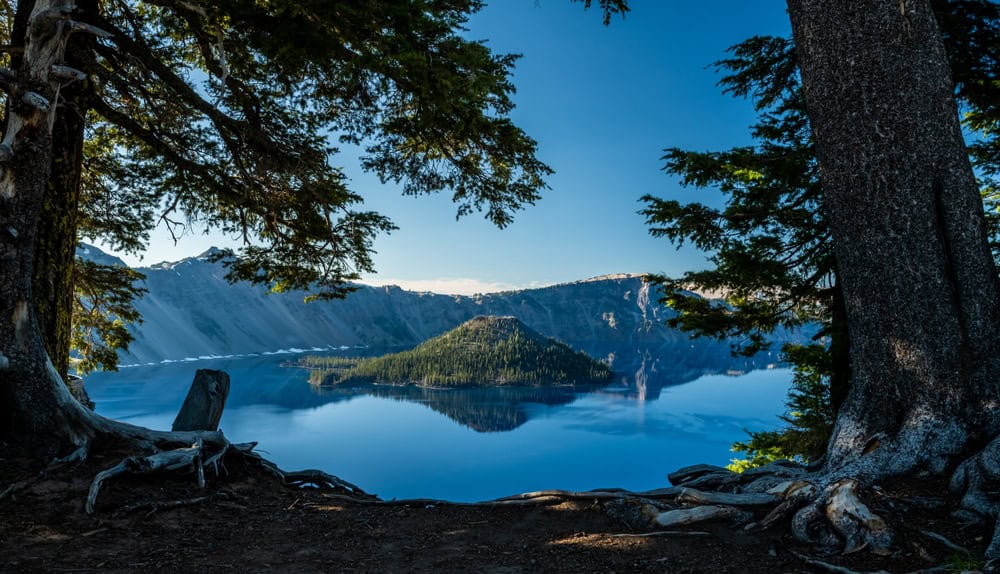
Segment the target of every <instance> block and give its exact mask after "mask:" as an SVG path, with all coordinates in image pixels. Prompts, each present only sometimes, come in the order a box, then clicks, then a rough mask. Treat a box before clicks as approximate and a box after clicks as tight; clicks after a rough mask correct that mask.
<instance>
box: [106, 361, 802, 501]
mask: <svg viewBox="0 0 1000 574" xmlns="http://www.w3.org/2000/svg"><path fill="white" fill-rule="evenodd" d="M291 358H294V356H292V355H271V356H257V357H246V358H238V359H214V360H201V361H191V362H179V363H170V364H164V365H156V366H141V367H129V368H125V369H123V370H122V371H120V372H118V373H96V374H93V375H90V376H89V377H88V378H87V389H88V391H89V393H90V396H91V398H92V399H93V400H94V401H95V402H96V403H97V411H98V412H99V413H101V414H103V415H105V416H109V417H112V418H116V419H120V420H125V421H128V422H131V423H134V424H139V425H143V426H147V427H151V428H157V429H169V428H170V425H171V423H172V422H173V419H174V416H175V415H176V414H177V411H178V409H179V408H180V405H181V403H182V402H183V400H184V397H185V395H186V394H187V390H188V387H189V386H190V384H191V380H192V379H193V377H194V371H195V370H196V369H203V368H210V369H221V370H224V371H227V372H228V373H229V374H230V376H231V378H232V388H231V389H230V395H229V401H228V403H227V405H226V409H225V412H224V414H223V417H222V422H221V425H220V426H221V428H222V430H223V431H224V432H225V433H226V435H227V436H228V438H229V439H230V440H231V441H233V442H248V441H257V442H258V443H259V444H258V447H257V449H258V450H259V451H261V452H263V453H265V454H266V456H267V457H268V458H270V459H271V460H273V461H275V462H276V463H277V464H278V465H279V466H281V467H282V468H285V469H288V470H296V469H304V468H319V469H322V470H325V471H327V472H329V473H331V474H335V475H337V476H340V477H341V478H343V479H345V480H347V481H350V482H353V483H355V484H357V485H358V486H360V487H362V488H364V489H365V490H367V491H368V492H372V493H375V494H378V495H379V496H381V497H382V498H385V499H390V498H423V497H427V498H440V499H448V500H455V501H474V500H487V499H492V498H497V497H501V496H507V495H511V494H516V493H520V492H527V491H533V490H541V489H548V488H561V489H567V490H590V489H594V488H605V487H619V488H627V489H631V490H646V489H651V488H659V487H662V486H667V485H668V483H667V480H666V475H667V473H669V472H671V471H673V470H676V469H677V468H679V467H682V466H685V465H689V464H696V463H701V462H706V463H712V464H720V465H723V464H726V463H728V462H729V459H730V458H732V457H733V454H732V453H730V452H729V445H730V444H731V443H732V442H733V441H734V440H742V439H743V438H745V437H746V434H745V432H744V430H764V429H771V428H775V427H777V426H779V425H780V421H779V420H778V418H777V416H778V415H779V414H781V413H782V412H783V408H784V406H783V405H784V400H785V393H786V392H787V389H788V384H789V381H790V380H791V375H790V373H789V371H788V370H786V369H781V368H771V369H761V370H750V371H749V372H747V373H745V374H736V373H734V372H733V371H732V369H728V370H729V371H730V372H729V374H700V373H699V369H698V368H693V367H691V366H690V365H688V366H685V367H683V368H681V367H680V366H678V367H677V368H675V369H672V368H670V365H673V364H675V363H674V362H672V361H671V360H670V359H669V357H660V358H659V359H657V360H656V361H653V360H651V359H649V357H645V358H644V359H641V360H638V361H637V362H638V364H639V365H640V366H639V367H638V368H637V369H636V370H632V369H631V368H630V369H629V373H628V374H627V375H623V376H621V377H620V380H619V381H618V382H616V383H615V384H613V385H611V386H610V387H608V388H606V389H601V390H597V391H593V392H586V393H574V392H572V391H566V390H554V391H547V390H538V389H525V390H512V389H484V390H461V391H458V390H453V391H431V390H426V389H413V388H400V387H375V388H371V389H354V390H350V391H347V390H344V391H333V392H326V393H317V392H315V391H314V390H313V389H312V388H311V387H310V385H309V384H308V383H307V382H306V379H307V373H306V372H305V371H303V370H300V369H294V368H284V367H281V366H280V363H281V362H282V361H285V360H289V359H291ZM679 363H680V362H677V364H679ZM718 369H719V367H715V368H714V369H710V368H708V367H705V366H703V367H701V370H703V371H709V372H710V371H712V370H715V371H716V372H722V373H726V372H727V369H723V370H721V371H719V370H718ZM685 380H687V381H688V382H684V381H685Z"/></svg>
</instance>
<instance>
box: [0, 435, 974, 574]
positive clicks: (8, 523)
mask: <svg viewBox="0 0 1000 574" xmlns="http://www.w3.org/2000/svg"><path fill="white" fill-rule="evenodd" d="M124 454H125V453H120V452H119V453H114V454H111V453H108V454H104V455H101V454H95V455H93V456H91V458H90V459H89V460H87V461H86V462H83V463H75V464H69V465H63V466H61V467H58V468H50V469H42V468H40V467H38V466H37V465H36V463H34V462H33V459H31V458H27V457H23V456H19V455H18V453H16V452H15V451H14V450H13V449H12V448H10V447H7V446H5V445H2V444H0V572H91V571H93V572H135V571H146V572H230V571H231V572H378V573H397V572H446V573H448V572H480V573H488V574H518V573H529V572H531V573H533V572H574V573H581V572H608V573H610V572H618V573H626V572H627V573H641V572H669V573H701V572H705V573H708V572H711V573H726V572H732V573H736V572H740V573H759V572H822V571H828V570H825V569H823V568H820V567H816V566H813V565H810V564H808V563H807V562H806V561H805V560H804V559H803V558H802V557H800V556H796V555H795V553H799V554H807V555H810V556H813V557H815V558H817V559H819V560H822V561H824V562H827V563H830V564H837V565H841V566H843V567H846V568H849V569H851V570H855V571H878V570H884V571H888V572H911V571H917V570H921V569H927V568H932V567H936V566H941V565H950V566H951V567H953V568H954V571H956V572H957V571H960V570H961V569H963V568H977V567H982V562H981V559H980V560H977V559H976V557H981V556H982V554H983V551H984V549H985V546H986V544H987V543H988V541H989V538H990V535H991V530H990V528H989V527H988V526H986V525H979V526H962V525H961V524H959V522H958V521H957V520H956V519H954V518H952V517H951V516H950V512H951V511H952V510H953V509H954V508H956V507H957V506H956V502H957V501H956V500H954V499H953V498H950V497H948V496H947V495H946V488H945V485H943V484H941V483H934V482H928V483H924V482H919V481H910V482H905V483H896V484H888V485H885V487H884V489H883V490H882V491H881V492H880V493H877V494H876V495H875V498H876V499H875V500H874V501H873V503H872V505H873V508H875V509H876V510H878V511H880V512H882V513H883V514H884V515H886V516H889V517H890V519H891V520H892V521H893V523H894V525H895V527H896V530H897V533H898V536H897V542H896V548H895V552H894V554H893V555H891V556H875V555H873V554H871V553H868V552H865V551H862V552H859V553H856V554H853V555H851V556H842V555H840V554H832V555H829V554H828V555H823V554H820V553H818V552H817V550H816V549H815V548H809V547H806V546H803V545H801V544H798V543H797V542H796V541H794V539H793V538H792V537H791V535H790V534H788V528H787V526H788V525H787V524H784V525H780V526H778V527H776V528H774V529H772V530H769V531H766V532H753V533H748V532H746V531H744V530H743V529H741V528H733V527H730V526H727V525H725V524H715V525H708V526H701V527H698V528H696V529H694V530H695V531H696V532H695V533H680V534H673V535H669V536H655V537H628V536H621V535H623V534H641V533H644V532H645V530H635V529H634V528H631V527H630V526H629V525H628V524H626V523H625V522H624V521H623V520H622V519H620V518H614V517H613V514H614V513H611V514H609V513H608V512H606V510H605V506H606V503H604V502H601V501H596V500H576V501H564V502H561V503H558V504H552V505H548V506H522V507H502V508H501V507H484V506H461V505H453V504H448V503H440V502H432V501H420V502H412V503H398V502H397V503H395V504H393V505H383V504H371V503H362V502H349V501H346V500H344V499H343V498H342V497H339V496H337V495H335V494H331V493H326V492H321V491H318V490H306V489H291V488H288V487H286V486H284V485H282V484H281V483H280V482H279V481H278V480H277V479H275V478H274V477H273V476H271V475H269V474H267V473H265V472H262V471H261V470H259V469H258V468H256V467H251V466H249V465H246V464H245V463H242V462H240V461H239V460H236V461H230V462H229V463H228V464H227V475H226V476H224V477H223V478H222V479H212V480H209V483H208V485H207V487H206V488H205V489H204V490H202V489H199V488H198V486H197V484H196V483H195V480H194V478H193V476H192V475H187V476H183V475H176V476H162V475H161V476H155V477H125V478H116V479H113V480H111V481H109V482H108V483H107V484H106V485H105V487H104V488H103V489H102V491H101V494H100V497H99V498H98V501H97V508H96V512H95V513H94V514H92V515H88V514H86V513H85V512H84V501H85V500H86V496H87V491H88V489H89V487H90V483H91V480H92V478H93V476H94V474H95V473H97V472H99V471H100V470H103V469H105V468H108V467H110V466H113V465H114V464H116V463H117V462H118V461H119V460H120V458H121V457H122V456H123V455H124ZM400 472H406V470H405V469H400ZM345 478H348V479H349V477H345ZM361 486H363V485H361ZM202 497H205V500H203V501H201V502H197V503H192V504H185V505H183V506H178V507H175V508H169V507H168V506H167V505H169V504H170V503H171V502H172V501H191V500H193V499H198V498H202ZM761 517H762V515H761V516H758V518H761ZM921 531H926V532H933V533H936V534H939V535H941V536H944V537H946V538H947V539H948V540H950V541H951V542H953V543H954V544H957V545H960V546H963V547H965V548H967V549H968V550H969V551H970V555H969V556H965V555H964V554H963V553H961V552H958V551H956V550H954V549H951V548H948V547H947V546H946V545H944V544H943V543H941V542H939V541H937V540H935V539H934V538H933V537H930V536H928V535H927V534H924V533H922V532H921Z"/></svg>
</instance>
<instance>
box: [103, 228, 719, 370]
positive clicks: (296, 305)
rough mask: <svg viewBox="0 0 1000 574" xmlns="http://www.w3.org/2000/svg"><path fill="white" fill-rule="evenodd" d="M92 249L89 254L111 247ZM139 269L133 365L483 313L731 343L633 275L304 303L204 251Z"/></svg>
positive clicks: (366, 290) (405, 334)
mask: <svg viewBox="0 0 1000 574" xmlns="http://www.w3.org/2000/svg"><path fill="white" fill-rule="evenodd" d="M86 249H88V250H89V251H90V256H101V255H103V254H100V252H99V251H98V250H96V249H95V248H92V247H87V248H86ZM98 254H99V255H98ZM104 257H107V256H104ZM141 271H142V272H143V273H145V274H146V287H147V288H148V289H149V293H148V294H147V295H146V296H145V297H144V298H143V299H141V300H140V301H139V302H138V304H137V305H136V306H137V307H138V309H139V311H140V312H141V313H142V315H143V317H144V323H143V324H142V325H139V326H138V327H137V328H135V330H134V333H135V337H136V339H135V341H134V342H133V343H132V345H131V348H130V351H129V353H128V354H126V355H125V356H123V357H122V359H123V360H122V363H123V364H126V365H127V364H135V363H150V362H160V361H163V360H165V359H171V360H179V359H184V358H189V357H204V356H212V355H214V356H222V355H236V354H249V353H263V352H273V351H276V350H279V349H292V348H299V349H312V348H329V347H340V346H356V345H367V346H372V347H409V346H414V345H416V344H418V343H420V342H421V341H424V340H426V339H428V338H430V337H434V336H436V335H439V334H441V333H444V332H446V331H448V330H450V329H453V328H455V327H456V326H458V325H460V324H462V323H463V322H465V321H467V320H469V319H471V318H473V317H475V316H477V315H503V316H513V317H517V318H518V319H520V320H521V321H522V322H524V323H525V324H526V325H528V326H529V327H531V328H532V329H534V330H536V331H538V332H540V333H542V334H544V335H546V336H550V337H555V338H557V339H560V340H562V341H565V342H567V343H570V344H571V345H574V346H576V347H578V348H583V349H585V350H589V351H590V352H591V353H592V354H595V355H597V358H601V359H608V358H610V359H613V358H614V357H613V356H611V357H608V356H606V355H607V354H611V355H614V350H615V349H631V350H637V349H648V350H652V352H654V353H656V350H657V349H660V348H663V347H683V348H685V349H690V351H691V352H692V353H695V354H713V355H716V354H719V353H725V352H726V350H727V346H726V345H725V343H716V342H710V341H695V342H690V341H688V338H687V335H685V334H683V333H680V332H678V331H676V330H673V329H669V328H667V327H666V326H665V325H664V321H665V319H666V318H667V316H668V314H669V313H670V311H669V310H668V309H664V308H663V307H662V306H660V305H659V304H658V303H657V300H658V298H659V296H658V294H657V293H656V291H655V289H653V288H651V287H650V286H649V285H647V284H645V283H643V282H642V280H641V278H640V277H638V276H633V275H616V276H607V277H599V278H595V279H589V280H585V281H578V282H575V283H568V284H564V285H556V286H552V287H545V288H541V289H530V290H525V291H513V292H506V293H494V294H486V295H476V296H471V297H466V296H453V295H438V294H433V293H416V292H411V291H404V290H402V289H400V288H398V287H368V286H361V287H359V289H358V290H357V291H356V292H354V293H352V294H351V295H349V296H348V297H347V299H345V300H340V301H327V302H313V303H304V302H303V297H304V294H303V293H295V292H292V293H282V294H276V293H269V292H268V291H267V290H266V289H265V288H263V287H261V286H252V285H248V284H246V283H238V284H235V285H233V284H229V283H227V282H226V281H225V279H224V275H225V271H224V269H223V267H222V265H221V264H218V263H209V262H208V261H206V260H204V259H203V258H201V257H194V258H189V259H184V260H182V261H179V262H176V263H161V264H158V265H154V266H151V267H148V268H143V269H141ZM595 344H596V347H595ZM594 349H596V350H594ZM601 354H605V356H600V355H601ZM612 362H613V361H612Z"/></svg>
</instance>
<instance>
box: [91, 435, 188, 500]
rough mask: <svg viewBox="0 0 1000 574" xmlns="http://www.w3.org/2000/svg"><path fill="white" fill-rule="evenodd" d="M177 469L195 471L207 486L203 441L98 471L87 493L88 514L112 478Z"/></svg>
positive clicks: (131, 457)
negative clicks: (102, 487) (104, 485)
mask: <svg viewBox="0 0 1000 574" xmlns="http://www.w3.org/2000/svg"><path fill="white" fill-rule="evenodd" d="M176 470H184V471H188V470H190V471H193V472H194V473H195V475H196V476H197V480H198V486H199V487H200V488H205V465H204V462H203V456H202V443H201V441H198V442H197V443H195V444H194V445H193V446H191V447H188V448H179V449H175V450H169V451H165V452H161V453H157V454H153V455H149V456H130V457H128V458H126V459H125V460H123V461H122V462H120V463H118V464H117V465H115V466H113V467H111V468H109V469H107V470H103V471H101V472H99V473H97V476H95V477H94V482H93V483H91V485H90V493H89V494H88V495H87V505H86V511H87V514H93V513H94V504H95V503H96V502H97V495H98V493H100V491H101V485H102V484H104V482H105V481H106V480H108V479H110V478H114V477H116V476H120V475H122V474H150V473H154V472H171V471H176Z"/></svg>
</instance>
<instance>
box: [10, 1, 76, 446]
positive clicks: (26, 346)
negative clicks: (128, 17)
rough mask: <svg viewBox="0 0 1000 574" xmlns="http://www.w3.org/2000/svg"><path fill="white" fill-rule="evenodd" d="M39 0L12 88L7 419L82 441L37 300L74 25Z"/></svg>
mask: <svg viewBox="0 0 1000 574" xmlns="http://www.w3.org/2000/svg"><path fill="white" fill-rule="evenodd" d="M62 6H64V3H63V2H62V1H59V2H55V1H39V2H37V3H36V4H35V6H34V9H33V11H32V13H31V18H30V19H29V24H28V32H27V42H26V45H25V52H24V58H23V60H22V61H21V64H20V66H19V67H18V69H17V70H16V71H15V72H16V74H17V76H16V81H15V83H14V85H13V86H12V87H11V89H10V95H9V99H10V105H9V107H8V118H7V126H6V130H5V132H4V140H3V144H4V145H5V146H9V147H6V148H5V149H6V150H9V152H10V153H11V154H12V157H11V158H10V159H9V160H8V161H7V162H6V163H5V165H3V174H2V176H0V399H2V400H3V402H2V403H0V404H2V406H0V409H2V410H0V420H2V425H3V426H4V427H6V428H7V430H10V431H13V432H14V433H16V435H17V436H19V437H22V438H23V439H24V442H27V443H31V444H34V445H39V446H41V445H44V446H49V447H61V446H65V445H66V443H69V442H78V441H79V440H80V439H81V437H80V433H81V432H84V428H83V427H82V426H81V425H80V424H78V420H77V418H78V417H76V416H75V415H76V414H78V413H79V412H80V410H81V409H82V407H80V405H79V404H78V403H76V401H75V400H74V399H73V398H72V397H71V396H70V395H69V391H68V390H67V389H66V387H65V386H64V385H63V384H62V381H61V379H60V377H58V375H57V373H56V372H55V370H54V369H53V367H52V364H51V362H50V361H49V359H48V355H47V354H46V352H45V348H44V343H43V341H42V337H41V335H40V330H39V327H38V322H37V320H36V316H35V310H34V305H33V303H32V277H33V276H34V273H33V269H34V254H35V248H36V244H37V240H38V232H39V227H38V222H39V215H40V213H41V208H42V200H43V197H44V194H45V188H46V185H47V183H48V176H49V167H50V162H51V158H52V134H51V130H52V121H53V116H54V113H55V108H56V102H57V101H58V97H59V96H58V91H59V83H58V82H57V81H56V79H55V78H54V77H52V67H53V66H54V65H57V64H61V63H62V57H63V54H62V52H63V46H64V42H65V38H66V35H67V34H68V33H69V31H68V29H67V26H66V22H67V20H66V19H64V18H63V17H62V16H61V15H62V12H61V11H60V10H59V8H57V7H62Z"/></svg>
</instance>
